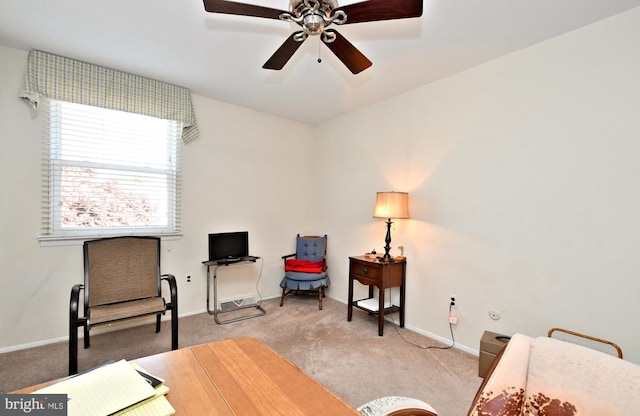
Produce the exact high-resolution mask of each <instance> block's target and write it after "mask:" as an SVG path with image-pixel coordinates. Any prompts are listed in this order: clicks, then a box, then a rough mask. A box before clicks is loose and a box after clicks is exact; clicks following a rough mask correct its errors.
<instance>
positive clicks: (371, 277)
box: [347, 256, 407, 336]
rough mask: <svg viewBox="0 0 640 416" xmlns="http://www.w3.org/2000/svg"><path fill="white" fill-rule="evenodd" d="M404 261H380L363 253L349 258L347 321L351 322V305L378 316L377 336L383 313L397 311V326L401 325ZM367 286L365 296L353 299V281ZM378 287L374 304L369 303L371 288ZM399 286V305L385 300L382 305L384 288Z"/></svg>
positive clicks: (403, 295) (405, 267)
mask: <svg viewBox="0 0 640 416" xmlns="http://www.w3.org/2000/svg"><path fill="white" fill-rule="evenodd" d="M406 269H407V261H406V259H405V260H401V261H395V262H390V263H384V262H380V261H378V260H377V259H371V258H366V257H364V256H355V257H349V302H348V306H347V321H349V322H351V317H352V316H353V308H354V307H355V308H358V309H362V310H363V311H365V312H368V313H369V314H370V315H377V316H378V335H379V336H382V335H383V333H384V315H385V313H394V312H400V327H401V328H404V299H405V282H406ZM354 280H357V281H358V282H359V283H360V284H363V285H368V286H369V297H367V298H364V299H360V300H356V301H354V300H353V281H354ZM374 286H375V287H377V288H378V305H377V308H376V307H375V303H372V302H371V300H372V299H374V298H373V287H374ZM391 287H400V305H393V304H391V303H390V302H387V304H386V305H385V299H384V294H385V289H387V288H391Z"/></svg>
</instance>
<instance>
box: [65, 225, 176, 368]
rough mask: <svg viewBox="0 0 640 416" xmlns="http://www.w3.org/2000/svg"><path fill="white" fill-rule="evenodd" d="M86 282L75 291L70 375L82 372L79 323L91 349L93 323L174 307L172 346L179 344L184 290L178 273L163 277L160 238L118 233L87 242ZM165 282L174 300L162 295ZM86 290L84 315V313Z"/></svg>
mask: <svg viewBox="0 0 640 416" xmlns="http://www.w3.org/2000/svg"><path fill="white" fill-rule="evenodd" d="M83 249H84V284H76V285H74V286H73V288H72V289H71V300H70V302H69V374H70V375H71V374H75V373H77V371H78V327H80V326H82V327H83V329H84V348H89V345H90V341H89V330H90V329H91V327H92V326H95V325H101V324H107V323H111V322H115V321H119V320H123V319H129V318H134V317H140V316H145V315H156V332H160V315H161V314H164V313H165V312H166V311H167V310H170V311H171V349H172V350H175V349H177V348H178V290H177V286H176V280H175V277H174V276H173V275H171V274H164V275H160V238H157V237H131V236H127V237H113V238H103V239H99V240H92V241H86V242H85V243H84V248H83ZM162 281H166V282H167V283H168V286H169V292H170V299H171V301H170V303H167V302H165V300H164V298H163V297H162ZM82 291H84V299H83V301H84V302H83V303H84V316H79V304H80V292H82Z"/></svg>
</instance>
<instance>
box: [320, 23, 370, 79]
mask: <svg viewBox="0 0 640 416" xmlns="http://www.w3.org/2000/svg"><path fill="white" fill-rule="evenodd" d="M327 32H331V33H333V34H335V39H334V41H333V42H325V41H324V37H323V38H322V41H323V42H324V44H325V45H327V47H328V48H329V49H330V50H331V52H333V53H334V54H335V55H336V56H337V57H338V59H340V60H341V61H342V63H343V64H345V66H346V67H347V68H349V71H351V72H352V73H353V74H359V73H360V72H362V71H364V70H365V69H367V68H369V67H370V66H371V65H372V64H371V61H370V60H369V59H367V57H366V56H364V55H363V54H362V52H360V51H359V50H358V49H356V47H355V46H353V45H352V44H351V42H349V41H348V40H347V39H346V38H345V37H344V36H342V35H341V34H340V33H338V32H336V31H335V30H331V31H327Z"/></svg>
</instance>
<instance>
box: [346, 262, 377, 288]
mask: <svg viewBox="0 0 640 416" xmlns="http://www.w3.org/2000/svg"><path fill="white" fill-rule="evenodd" d="M351 275H352V276H353V278H354V279H357V280H358V281H359V282H360V283H362V284H365V285H379V284H380V281H381V280H382V279H381V278H382V268H381V267H378V266H377V265H375V264H373V265H372V264H371V263H366V262H361V261H358V260H351Z"/></svg>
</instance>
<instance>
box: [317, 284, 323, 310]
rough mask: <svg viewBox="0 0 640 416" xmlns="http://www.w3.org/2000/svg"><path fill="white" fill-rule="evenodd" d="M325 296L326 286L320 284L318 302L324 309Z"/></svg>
mask: <svg viewBox="0 0 640 416" xmlns="http://www.w3.org/2000/svg"><path fill="white" fill-rule="evenodd" d="M323 297H324V288H323V287H322V286H320V289H318V303H319V308H320V310H322V298H323Z"/></svg>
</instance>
